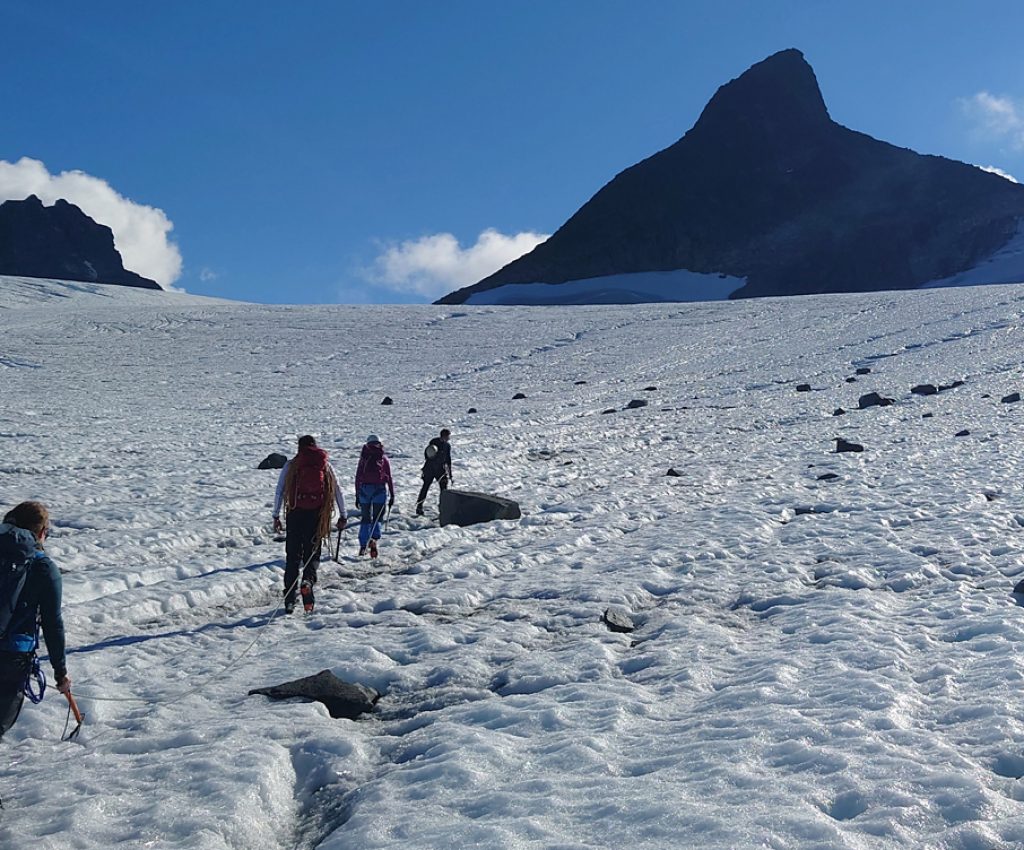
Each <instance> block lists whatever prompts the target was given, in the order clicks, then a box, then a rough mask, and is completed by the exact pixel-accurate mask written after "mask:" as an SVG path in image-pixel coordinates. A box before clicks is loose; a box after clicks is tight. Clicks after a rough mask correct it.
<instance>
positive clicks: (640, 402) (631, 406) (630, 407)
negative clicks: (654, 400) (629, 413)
mask: <svg viewBox="0 0 1024 850" xmlns="http://www.w3.org/2000/svg"><path fill="white" fill-rule="evenodd" d="M638 407H647V402H646V401H644V400H643V399H642V398H635V399H633V400H632V401H631V402H630V403H629V404H627V405H626V407H625V409H626V410H636V409H637V408H638Z"/></svg>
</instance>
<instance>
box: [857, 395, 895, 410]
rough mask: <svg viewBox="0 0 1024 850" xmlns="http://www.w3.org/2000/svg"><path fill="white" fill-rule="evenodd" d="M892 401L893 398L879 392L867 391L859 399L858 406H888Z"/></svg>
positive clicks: (865, 407)
mask: <svg viewBox="0 0 1024 850" xmlns="http://www.w3.org/2000/svg"><path fill="white" fill-rule="evenodd" d="M892 403H893V400H892V399H891V398H886V397H885V396H883V395H879V394H878V393H865V394H864V395H862V396H861V397H860V398H859V399H858V400H857V407H859V408H860V409H861V410H867V409H868V408H869V407H888V406H889V405H890V404H892Z"/></svg>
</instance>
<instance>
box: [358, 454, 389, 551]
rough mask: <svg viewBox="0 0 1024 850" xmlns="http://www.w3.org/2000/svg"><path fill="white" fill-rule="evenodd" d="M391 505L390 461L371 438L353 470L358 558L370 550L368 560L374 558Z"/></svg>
mask: <svg viewBox="0 0 1024 850" xmlns="http://www.w3.org/2000/svg"><path fill="white" fill-rule="evenodd" d="M389 493H390V498H388V494H389ZM394 504H395V484H394V481H392V480H391V461H389V460H388V456H387V455H386V454H384V446H383V445H382V444H381V441H380V440H379V439H377V435H376V434H370V436H369V437H367V438H366V445H364V446H363V450H362V451H361V452H360V453H359V465H358V466H357V467H356V507H357V508H361V509H362V515H361V517H360V521H359V554H360V555H365V554H366V552H367V550H369V552H370V557H371V558H376V557H377V541H378V540H380V521H381V518H382V517H383V516H384V510H385V508H387V509H388V510H390V509H391V507H392V506H393V505H394Z"/></svg>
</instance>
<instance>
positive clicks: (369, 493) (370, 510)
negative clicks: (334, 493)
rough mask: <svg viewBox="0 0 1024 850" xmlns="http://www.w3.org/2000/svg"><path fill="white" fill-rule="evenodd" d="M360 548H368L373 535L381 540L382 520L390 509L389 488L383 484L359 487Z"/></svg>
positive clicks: (375, 538)
mask: <svg viewBox="0 0 1024 850" xmlns="http://www.w3.org/2000/svg"><path fill="white" fill-rule="evenodd" d="M359 505H360V507H361V508H362V510H363V513H362V516H361V517H360V518H359V548H360V549H364V548H366V544H368V543H369V542H370V538H371V537H372V538H373V539H374V540H380V521H381V520H382V519H384V513H385V512H386V511H387V509H388V488H387V487H386V486H385V485H383V484H364V485H363V486H362V487H360V488H359Z"/></svg>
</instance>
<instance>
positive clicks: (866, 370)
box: [857, 366, 871, 375]
mask: <svg viewBox="0 0 1024 850" xmlns="http://www.w3.org/2000/svg"><path fill="white" fill-rule="evenodd" d="M857 374H858V375H870V374H871V367H870V366H861V367H860V368H858V369H857Z"/></svg>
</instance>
